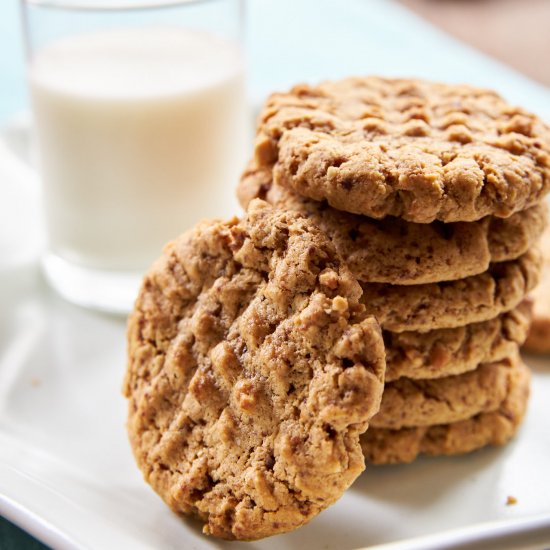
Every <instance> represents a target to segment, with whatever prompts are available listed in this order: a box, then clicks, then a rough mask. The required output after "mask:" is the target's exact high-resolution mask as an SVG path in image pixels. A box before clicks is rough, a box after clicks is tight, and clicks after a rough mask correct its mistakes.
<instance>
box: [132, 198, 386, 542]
mask: <svg viewBox="0 0 550 550" xmlns="http://www.w3.org/2000/svg"><path fill="white" fill-rule="evenodd" d="M360 295H361V288H360V286H359V285H358V283H357V281H356V280H355V279H354V277H353V276H352V275H351V274H350V272H349V270H348V269H347V267H346V266H345V265H343V264H342V262H341V260H340V258H339V256H338V255H337V254H336V252H335V250H334V247H333V245H332V244H331V243H330V242H329V240H328V239H327V238H326V237H325V236H324V235H323V234H322V233H321V232H319V231H318V230H317V229H316V227H315V226H313V225H311V224H310V222H309V221H307V220H306V219H304V218H301V217H300V216H299V215H297V214H295V213H289V212H283V211H280V210H273V209H272V208H271V207H269V206H268V205H267V204H266V203H264V202H263V201H253V202H252V203H251V205H250V207H249V209H248V213H247V215H246V217H245V218H244V219H243V220H241V221H239V220H237V219H233V220H231V221H229V222H222V221H210V222H203V223H201V224H199V225H198V226H196V227H195V228H194V229H193V230H191V231H190V232H188V233H186V234H185V235H183V236H181V237H180V238H178V239H176V240H175V241H174V242H172V243H170V244H169V245H168V246H167V247H166V248H165V250H164V254H163V256H162V257H161V258H160V259H159V260H158V261H157V262H156V263H155V264H154V265H153V267H152V268H151V270H150V271H149V273H148V274H147V275H146V277H145V280H144V282H143V285H142V288H141V291H140V294H139V297H138V299H137V302H136V305H135V309H134V312H133V313H132V314H131V316H130V320H129V327H128V352H129V359H128V371H127V375H126V380H125V386H124V392H125V395H126V396H127V397H128V399H129V418H128V432H129V436H130V441H131V444H132V448H133V451H134V455H135V457H136V460H137V462H138V464H139V467H140V468H141V470H142V472H143V474H144V477H145V479H146V480H147V481H148V482H149V483H150V484H151V485H152V486H153V488H154V489H155V490H156V491H157V492H158V493H159V494H160V496H161V497H162V498H163V499H164V500H165V501H166V503H167V504H168V505H169V506H170V507H171V508H172V509H173V510H174V511H175V512H177V513H181V514H191V515H194V516H197V517H198V518H200V519H201V520H202V521H203V522H204V524H205V525H204V531H205V533H209V534H213V535H216V536H219V537H222V538H226V539H258V538H261V537H266V536H269V535H274V534H277V533H283V532H285V531H289V530H291V529H294V528H296V527H299V526H301V525H303V524H304V523H306V522H307V521H309V520H310V519H311V518H312V517H313V516H315V515H316V514H317V513H319V512H320V511H321V510H323V509H324V508H326V507H327V506H329V505H330V504H332V503H334V502H335V501H336V500H337V499H338V498H339V497H340V496H341V495H342V493H343V491H344V490H345V489H347V488H348V487H349V485H350V484H351V483H352V482H353V480H354V479H355V478H356V477H357V476H358V475H359V473H360V472H361V471H362V470H363V468H364V460H363V455H362V452H361V447H360V444H359V435H360V434H361V433H362V432H364V431H365V429H366V427H367V422H368V420H369V419H370V418H371V417H372V416H373V415H374V414H375V413H376V412H377V411H378V408H379V405H380V399H381V395H382V389H383V378H384V369H385V362H384V347H383V341H382V337H381V333H380V329H379V327H378V324H377V323H376V321H375V320H374V318H372V317H369V316H366V315H365V313H364V308H363V307H362V306H361V305H360V304H359V297H360Z"/></svg>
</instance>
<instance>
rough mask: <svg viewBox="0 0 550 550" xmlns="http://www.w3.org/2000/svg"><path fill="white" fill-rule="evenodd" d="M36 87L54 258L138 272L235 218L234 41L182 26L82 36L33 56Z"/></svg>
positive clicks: (237, 114)
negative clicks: (193, 230) (186, 239)
mask: <svg viewBox="0 0 550 550" xmlns="http://www.w3.org/2000/svg"><path fill="white" fill-rule="evenodd" d="M30 87H31V95H32V102H33V109H34V114H35V120H36V130H37V134H38V138H39V139H38V141H39V145H40V151H41V166H42V175H43V180H44V199H45V206H46V208H45V211H46V219H47V227H48V237H49V243H50V250H51V251H53V253H54V254H56V255H58V256H60V257H62V258H63V259H65V260H67V261H69V262H73V263H75V264H77V265H79V266H82V267H90V268H100V269H108V270H118V271H132V270H133V271H139V270H142V269H144V268H145V267H147V266H148V265H149V263H150V262H151V261H152V260H153V259H154V258H155V257H156V256H158V255H159V253H160V250H161V247H162V245H163V244H164V243H165V242H166V241H168V240H169V239H172V238H174V237H176V236H177V235H178V234H180V233H181V232H182V231H184V230H186V229H187V228H189V227H190V226H191V225H193V224H194V223H195V222H196V221H197V220H199V219H200V218H203V217H218V216H227V215H228V214H229V213H233V212H234V211H235V209H236V205H235V200H234V198H233V197H234V187H235V185H236V181H237V178H238V174H239V171H240V170H241V169H242V167H243V161H244V146H245V144H244V141H245V139H246V137H245V134H246V121H247V115H246V112H245V92H244V71H243V64H242V59H241V54H240V51H239V49H238V48H237V46H236V45H234V44H232V43H229V42H226V41H223V40H221V39H219V38H216V37H214V36H212V35H209V34H206V33H202V32H195V31H189V30H184V29H182V28H181V29H180V28H177V27H173V28H160V27H159V28H154V27H151V28H140V29H130V30H127V29H125V30H113V31H108V32H101V33H96V34H88V35H81V36H78V37H76V38H70V39H65V40H62V41H59V42H56V43H53V44H51V45H49V46H47V47H46V48H44V49H43V50H42V51H40V52H39V53H38V54H37V55H36V57H35V58H34V59H33V61H32V64H31V68H30Z"/></svg>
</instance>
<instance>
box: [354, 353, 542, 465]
mask: <svg viewBox="0 0 550 550" xmlns="http://www.w3.org/2000/svg"><path fill="white" fill-rule="evenodd" d="M530 377H531V375H530V371H529V369H528V368H527V367H526V366H525V365H524V364H523V363H521V362H519V364H518V365H517V366H516V367H515V368H514V372H513V376H512V380H511V384H510V389H509V392H508V395H507V397H506V399H505V400H504V401H503V402H502V404H501V405H500V407H499V408H498V409H497V410H496V411H492V412H484V413H481V414H478V415H476V416H474V417H472V418H468V419H466V420H461V421H460V422H455V423H452V424H440V425H436V426H424V427H417V428H404V429H402V430H388V429H376V428H370V429H369V430H368V432H366V433H365V434H364V435H363V436H361V444H362V447H363V452H364V454H365V459H366V460H367V462H371V463H373V464H399V463H408V462H412V461H413V460H414V459H415V458H416V457H417V456H418V455H419V454H426V455H433V456H437V455H458V454H463V453H469V452H472V451H475V450H476V449H480V448H482V447H485V446H486V445H504V444H505V443H507V442H508V441H509V440H510V439H511V438H512V437H513V436H514V435H515V433H516V431H517V429H518V427H519V425H520V424H521V421H522V420H523V417H524V414H525V410H526V408H527V402H528V398H529V382H530Z"/></svg>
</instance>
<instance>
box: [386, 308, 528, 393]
mask: <svg viewBox="0 0 550 550" xmlns="http://www.w3.org/2000/svg"><path fill="white" fill-rule="evenodd" d="M530 320H531V305H530V303H528V302H527V301H523V302H522V303H521V304H520V305H519V306H517V307H516V308H515V309H513V310H512V311H509V312H507V313H503V314H502V315H499V316H498V317H496V318H495V319H489V320H488V321H483V322H481V323H473V324H471V325H466V326H463V327H456V328H447V329H445V328H444V329H438V330H432V331H430V332H414V331H409V332H389V331H384V332H383V335H384V342H385V344H386V382H391V381H393V380H397V379H399V378H401V377H403V376H404V377H406V378H413V379H431V378H441V377H443V376H451V375H454V374H462V373H464V372H468V371H471V370H473V369H475V368H476V367H477V366H478V365H479V364H481V363H490V362H494V361H499V360H500V359H504V358H505V357H508V356H510V355H511V354H513V353H515V352H517V349H518V346H521V345H522V344H523V342H524V341H525V338H526V337H527V332H528V330H529V323H530Z"/></svg>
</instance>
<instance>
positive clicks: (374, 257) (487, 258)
mask: <svg viewBox="0 0 550 550" xmlns="http://www.w3.org/2000/svg"><path fill="white" fill-rule="evenodd" d="M237 194H238V196H239V200H240V202H241V204H242V205H243V206H244V207H245V208H246V206H247V204H248V203H249V202H250V200H252V199H253V198H262V199H265V200H267V201H268V202H269V203H271V204H273V205H276V206H278V207H280V208H283V209H286V210H294V211H297V212H300V213H301V214H303V215H304V216H307V217H308V218H309V219H311V220H312V221H313V222H314V223H316V224H317V225H318V226H319V227H320V228H321V229H322V230H323V231H325V233H326V234H327V235H329V236H330V238H331V239H332V241H333V242H334V244H335V245H336V248H337V250H338V251H339V252H340V255H341V256H342V257H343V258H344V259H345V261H346V262H347V264H348V267H349V268H350V269H351V271H352V272H353V273H354V275H355V276H356V277H357V278H358V279H359V280H360V281H364V282H375V283H390V284H399V285H417V284H425V283H433V282H440V281H452V280H456V279H463V278H466V277H470V276H471V275H478V274H480V273H483V272H484V271H486V270H487V269H488V268H489V264H490V263H491V262H502V261H507V260H513V259H516V258H518V257H519V256H521V255H522V254H524V253H525V252H527V250H529V248H531V247H532V246H533V244H534V243H535V242H536V241H537V240H538V239H539V238H540V236H541V234H542V231H543V230H544V227H545V224H546V218H547V207H546V204H539V205H536V206H533V207H531V208H529V209H528V210H525V211H523V212H517V213H516V214H513V215H512V216H511V217H510V218H506V219H501V218H495V217H486V218H483V219H482V220H479V221H477V222H471V223H466V222H456V223H449V224H444V223H441V222H433V223H431V224H417V223H413V222H406V221H404V220H402V219H400V218H394V217H388V218H384V219H383V220H374V219H372V218H367V217H365V216H357V215H354V214H348V213H347V212H342V211H340V210H336V209H334V208H331V207H330V206H328V205H327V204H326V202H318V201H314V200H311V199H307V198H305V197H301V196H300V195H298V194H297V193H295V192H294V191H291V190H289V189H285V188H284V187H281V186H279V185H276V184H274V183H273V181H272V178H271V171H270V170H268V169H266V168H258V167H256V166H255V165H254V163H250V164H249V166H248V168H247V169H246V170H245V172H244V173H243V175H242V177H241V180H240V182H239V186H238V189H237Z"/></svg>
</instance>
